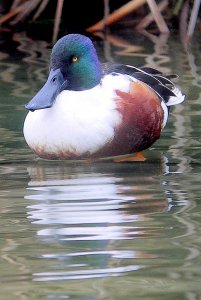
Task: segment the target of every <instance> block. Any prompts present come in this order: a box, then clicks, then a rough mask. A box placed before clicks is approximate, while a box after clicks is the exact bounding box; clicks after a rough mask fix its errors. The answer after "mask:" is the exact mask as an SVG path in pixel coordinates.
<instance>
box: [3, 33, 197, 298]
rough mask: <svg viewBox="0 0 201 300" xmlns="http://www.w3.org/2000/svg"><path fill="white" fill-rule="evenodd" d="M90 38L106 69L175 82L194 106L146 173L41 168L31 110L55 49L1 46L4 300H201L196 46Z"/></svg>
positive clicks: (120, 167)
mask: <svg viewBox="0 0 201 300" xmlns="http://www.w3.org/2000/svg"><path fill="white" fill-rule="evenodd" d="M93 40H94V42H95V45H96V47H97V50H98V53H99V55H100V57H101V60H102V61H111V62H122V63H128V64H134V65H137V66H141V65H146V66H151V67H155V68H158V69H159V70H161V71H163V72H166V73H177V74H178V75H179V76H180V77H179V79H178V80H177V84H178V85H179V86H180V88H181V89H182V90H183V91H184V93H186V94H187V101H186V102H185V103H183V104H181V105H178V106H177V107H175V108H173V109H172V111H171V114H170V118H169V123H168V125H167V127H166V128H165V130H164V131H163V134H162V136H161V139H160V140H159V141H157V142H156V143H155V144H154V145H153V146H152V147H151V148H150V149H149V150H146V151H145V152H144V155H145V156H146V158H147V160H146V161H145V162H139V163H123V164H121V163H120V164H118V163H112V162H101V163H93V164H89V163H81V162H71V163H69V162H49V161H44V160H38V159H36V157H35V155H33V153H32V152H31V151H30V150H29V148H28V147H27V145H26V143H25V141H24V138H23V133H22V128H23V122H24V118H25V116H26V113H27V112H26V111H25V109H24V104H25V103H27V102H28V101H29V99H31V97H32V96H33V95H34V93H35V92H36V91H37V89H38V88H40V87H41V86H42V84H43V83H44V81H45V79H46V76H47V73H48V61H49V54H50V47H49V46H50V45H49V44H48V42H46V41H41V40H40V41H39V40H33V39H31V38H30V37H28V36H27V35H26V34H25V33H23V32H22V33H15V34H13V35H12V36H10V37H9V38H8V39H7V40H6V39H4V37H2V39H1V45H0V68H1V72H0V74H1V75H0V90H1V95H0V135H1V143H0V180H1V185H0V215H1V228H0V250H1V254H0V265H1V267H0V278H1V281H0V288H1V295H0V299H20V300H21V299H22V300H24V299H25V300H26V299H29V300H35V299H82V300H86V299H87V300H102V299H108V300H109V299H115V300H122V299H149V300H151V299H160V300H163V299H177V300H179V299H182V300H183V299H189V300H197V299H201V285H200V278H201V257H200V248H201V238H200V231H201V229H200V228H201V221H200V215H201V205H200V203H201V200H200V178H201V176H200V171H201V159H200V152H201V147H200V138H201V130H200V114H201V88H200V82H201V79H200V75H201V71H200V70H201V68H200V66H201V59H200V57H201V49H200V41H199V37H197V39H195V41H194V42H193V44H192V45H191V47H189V49H186V48H185V47H184V46H183V44H182V43H181V41H180V38H179V36H177V35H176V34H174V35H172V36H170V37H167V36H156V35H152V34H144V35H142V34H141V35H139V34H136V33H134V32H132V31H129V32H128V31H122V32H119V33H118V34H108V35H107V36H106V39H103V38H102V37H101V36H96V37H95V36H94V37H93Z"/></svg>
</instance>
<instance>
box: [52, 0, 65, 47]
mask: <svg viewBox="0 0 201 300" xmlns="http://www.w3.org/2000/svg"><path fill="white" fill-rule="evenodd" d="M63 2H64V0H57V9H56V14H55V20H54V29H53V37H52V42H53V43H55V42H56V39H57V36H58V32H59V24H60V21H61V15H62V9H63Z"/></svg>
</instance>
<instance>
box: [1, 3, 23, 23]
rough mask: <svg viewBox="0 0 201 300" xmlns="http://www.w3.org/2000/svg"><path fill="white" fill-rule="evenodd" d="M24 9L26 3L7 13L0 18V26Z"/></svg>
mask: <svg viewBox="0 0 201 300" xmlns="http://www.w3.org/2000/svg"><path fill="white" fill-rule="evenodd" d="M25 7H26V3H24V4H22V5H20V6H17V7H16V8H15V9H13V10H12V11H9V12H8V13H7V14H6V15H4V16H3V17H1V18H0V24H3V23H5V22H6V21H8V20H9V19H11V18H13V17H14V16H15V15H17V14H18V13H20V12H21V11H23V9H24V8H25Z"/></svg>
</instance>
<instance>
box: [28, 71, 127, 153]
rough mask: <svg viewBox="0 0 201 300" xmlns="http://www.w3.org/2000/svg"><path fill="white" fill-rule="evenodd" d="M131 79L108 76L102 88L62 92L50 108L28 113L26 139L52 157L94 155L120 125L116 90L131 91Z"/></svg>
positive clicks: (30, 144) (33, 146)
mask: <svg viewBox="0 0 201 300" xmlns="http://www.w3.org/2000/svg"><path fill="white" fill-rule="evenodd" d="M129 83H130V79H129V78H126V77H124V76H121V75H120V76H111V75H107V76H106V77H105V79H104V80H103V82H102V85H99V86H97V87H95V88H93V89H90V90H86V91H82V92H79V91H62V92H61V93H60V94H59V95H58V97H57V98H56V101H55V104H54V105H53V107H51V108H47V109H43V110H36V111H34V112H29V113H28V115H27V117H26V119H25V123H24V136H25V139H26V141H27V143H28V145H29V146H30V147H31V148H32V149H33V150H34V149H36V148H38V147H40V148H43V149H45V151H46V152H47V153H49V154H54V153H57V152H60V151H62V152H66V151H67V152H72V153H74V154H76V155H78V156H79V155H82V154H83V153H86V152H89V153H91V154H92V153H95V152H96V151H97V150H99V149H100V148H101V147H102V146H104V145H105V144H106V143H107V142H109V141H110V140H112V139H113V137H114V131H115V127H116V126H118V124H120V122H121V115H120V113H119V112H118V111H117V110H116V108H117V107H116V103H115V101H114V98H116V97H117V96H116V94H115V91H114V90H115V89H121V90H123V91H125V92H127V91H128V90H129Z"/></svg>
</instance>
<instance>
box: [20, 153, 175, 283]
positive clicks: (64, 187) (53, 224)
mask: <svg viewBox="0 0 201 300" xmlns="http://www.w3.org/2000/svg"><path fill="white" fill-rule="evenodd" d="M150 167H151V164H149V163H148V164H147V165H146V164H141V163H140V164H139V165H136V166H135V165H133V166H132V165H129V164H120V165H118V164H117V165H115V164H97V165H95V166H93V167H91V166H87V165H86V166H85V165H84V166H83V167H78V168H76V167H74V169H72V168H71V167H69V166H68V165H67V166H62V167H61V166H59V167H55V166H54V165H53V167H50V166H48V167H46V166H43V165H40V164H39V165H37V164H36V166H32V167H29V168H28V172H29V175H30V178H31V180H30V182H29V183H28V188H27V195H26V196H25V199H27V200H29V201H30V202H32V203H34V204H31V205H28V206H27V209H28V219H29V220H30V221H31V223H32V224H34V225H37V226H38V227H39V229H38V230H37V236H38V238H40V239H42V240H43V241H44V242H46V243H60V244H61V245H65V246H66V247H67V249H66V251H67V253H66V252H59V253H51V252H49V253H45V254H42V255H41V259H43V260H48V261H52V262H53V266H52V267H51V266H49V267H50V268H51V269H52V268H53V270H51V271H46V272H44V270H43V271H41V272H35V273H33V280H34V281H57V280H69V279H87V278H97V277H108V276H119V275H121V274H126V273H129V272H134V271H137V270H140V269H143V268H145V265H144V262H143V263H141V264H136V263H135V261H136V259H138V260H139V259H145V260H146V259H153V258H156V257H157V255H155V254H153V253H149V252H147V251H140V250H137V249H135V248H133V249H132V250H131V249H130V248H129V247H128V249H127V246H126V244H125V245H124V242H123V241H129V240H130V241H131V243H132V240H133V239H135V238H148V237H154V236H156V237H157V236H160V231H161V228H160V226H158V225H153V224H152V225H150V223H151V215H152V214H153V213H156V212H165V211H168V210H170V207H171V206H170V204H168V201H167V200H166V198H165V192H164V191H163V188H164V187H163V183H162V184H161V185H160V186H158V183H157V181H156V180H155V179H154V177H152V175H156V174H158V173H161V174H165V172H167V165H166V163H165V161H164V159H163V158H162V162H161V163H159V164H158V165H157V168H156V169H155V170H154V171H153V174H152V175H150V176H145V175H144V172H145V171H146V170H148V169H149V168H150ZM72 170H73V173H71V171H72ZM97 170H98V171H99V173H98V172H97ZM134 170H135V175H134V174H133V171H134ZM114 174H115V176H114ZM53 178H55V179H53ZM144 185H146V191H145V190H143V187H144ZM76 243H87V245H88V246H87V247H86V246H83V247H84V250H85V251H80V250H83V248H82V246H81V247H80V248H79V246H78V248H77V246H74V245H76ZM116 243H117V248H116V249H115V244H116ZM119 243H120V245H119ZM68 245H69V247H70V248H71V247H73V251H72V252H71V251H70V249H69V250H68ZM72 245H73V246H72ZM78 245H79V244H78ZM119 246H120V249H118V248H119ZM74 247H75V248H74ZM107 248H108V249H107ZM92 249H93V251H92ZM76 250H77V251H76ZM56 261H57V262H58V263H59V265H58V266H57V264H56ZM61 262H63V263H64V265H63V267H61ZM109 262H110V263H109ZM133 263H134V264H133ZM55 264H56V265H55ZM94 264H95V265H94ZM114 265H117V266H116V267H114ZM103 266H104V267H103ZM54 268H56V269H58V270H57V271H55V270H54ZM62 268H64V269H65V270H62ZM72 269H73V270H72Z"/></svg>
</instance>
